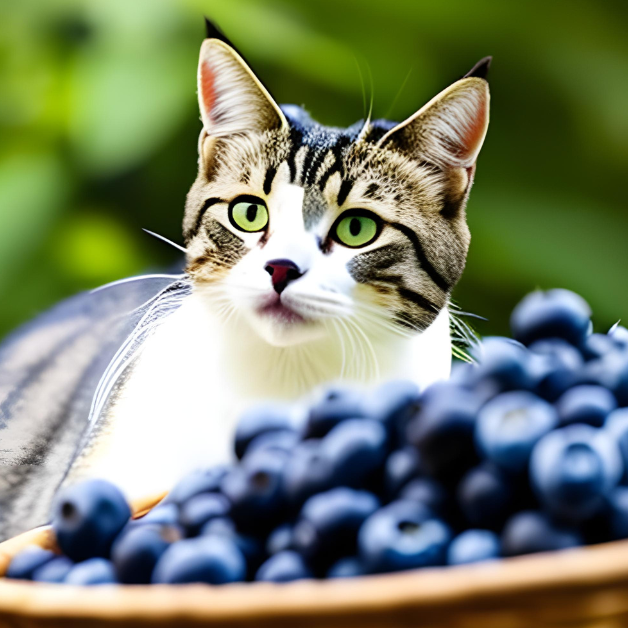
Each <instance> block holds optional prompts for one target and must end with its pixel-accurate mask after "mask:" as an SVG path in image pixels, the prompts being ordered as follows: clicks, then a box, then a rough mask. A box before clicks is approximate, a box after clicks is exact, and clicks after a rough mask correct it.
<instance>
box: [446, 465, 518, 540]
mask: <svg viewBox="0 0 628 628" xmlns="http://www.w3.org/2000/svg"><path fill="white" fill-rule="evenodd" d="M513 493H514V490H513V485H512V481H511V480H510V479H509V477H508V476H507V475H506V474H505V473H504V472H503V471H501V470H500V469H499V468H498V467H496V466H495V465H491V464H487V463H484V464H482V465H480V466H478V467H475V468H473V469H471V470H470V471H469V472H468V473H466V474H465V475H464V477H463V478H462V480H461V481H460V484H459V485H458V489H457V493H456V497H457V500H458V506H459V507H460V511H461V512H462V514H463V515H464V517H465V519H466V521H467V522H468V523H469V524H470V525H471V526H473V527H480V528H490V529H495V528H499V527H500V526H501V525H502V524H503V523H504V521H505V520H506V517H507V516H508V514H509V513H510V511H511V509H512V506H513V497H514V495H513Z"/></svg>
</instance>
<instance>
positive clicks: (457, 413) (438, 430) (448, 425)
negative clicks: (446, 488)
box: [408, 383, 480, 481]
mask: <svg viewBox="0 0 628 628" xmlns="http://www.w3.org/2000/svg"><path fill="white" fill-rule="evenodd" d="M479 405H480V402H479V400H478V398H477V397H476V396H475V395H474V394H473V393H471V392H468V391H466V390H463V389H461V388H459V387H457V386H454V385H452V384H449V383H444V384H435V385H433V386H431V387H430V388H428V390H427V391H426V392H425V394H424V395H423V398H422V400H421V409H420V410H419V412H418V414H417V416H416V418H415V419H413V421H412V422H411V423H410V425H409V426H408V438H409V440H410V442H411V443H412V444H413V445H415V446H416V447H417V449H418V450H419V454H420V455H421V463H422V465H423V466H424V467H425V469H426V470H427V472H428V473H430V475H432V476H433V477H436V478H438V479H443V480H445V481H449V480H451V479H456V478H458V477H459V476H460V475H461V474H462V473H463V472H464V471H465V470H466V469H468V468H469V467H471V466H472V465H473V464H475V463H476V461H477V454H476V451H475V447H474V443H473V432H474V428H475V421H476V415H477V411H478V408H479Z"/></svg>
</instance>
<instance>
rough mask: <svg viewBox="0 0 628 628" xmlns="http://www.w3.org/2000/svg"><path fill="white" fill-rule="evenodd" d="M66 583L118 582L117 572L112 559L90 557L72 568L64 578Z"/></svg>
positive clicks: (95, 583) (82, 584) (97, 583)
mask: <svg viewBox="0 0 628 628" xmlns="http://www.w3.org/2000/svg"><path fill="white" fill-rule="evenodd" d="M64 582H65V584H73V585H81V586H87V585H90V586H91V585H99V584H116V583H117V582H118V580H117V578H116V572H115V569H114V568H113V564H112V563H111V561H109V560H107V559H105V558H89V559H88V560H86V561H83V562H82V563H78V564H76V565H74V567H72V569H70V571H69V572H68V575H67V576H66V577H65V580H64Z"/></svg>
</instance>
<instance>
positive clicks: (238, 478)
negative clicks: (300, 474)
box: [221, 450, 286, 533]
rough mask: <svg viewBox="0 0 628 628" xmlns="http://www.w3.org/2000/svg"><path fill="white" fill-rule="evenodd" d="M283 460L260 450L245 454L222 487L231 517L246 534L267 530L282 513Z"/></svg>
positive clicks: (283, 495)
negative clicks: (229, 505)
mask: <svg viewBox="0 0 628 628" xmlns="http://www.w3.org/2000/svg"><path fill="white" fill-rule="evenodd" d="M285 463H286V460H285V457H284V456H277V455H276V454H274V453H273V452H272V451H266V450H259V451H255V452H251V454H250V455H246V456H245V457H244V458H243V459H242V461H241V463H240V464H239V465H238V466H237V467H234V468H233V469H232V470H231V472H230V473H228V474H227V475H226V476H225V478H224V480H223V482H222V485H221V489H222V492H223V493H224V494H225V495H226V496H227V498H228V499H229V501H230V502H231V517H232V518H233V520H234V521H235V523H236V525H237V526H238V528H239V529H240V530H241V531H242V532H245V533H249V532H254V533H260V532H261V531H262V530H270V529H271V528H272V527H274V526H275V525H276V524H277V523H278V522H279V520H280V519H281V517H282V515H283V514H284V510H285V506H286V499H285V494H284V490H283V471H284V467H285Z"/></svg>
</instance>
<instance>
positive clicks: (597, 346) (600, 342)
mask: <svg viewBox="0 0 628 628" xmlns="http://www.w3.org/2000/svg"><path fill="white" fill-rule="evenodd" d="M617 349H618V347H617V343H615V342H614V341H613V338H612V337H611V336H609V335H607V334H591V335H590V336H587V337H586V338H585V339H584V340H583V342H582V344H581V345H580V352H581V353H582V355H583V356H584V359H585V360H596V359H597V358H601V357H603V356H605V355H606V354H608V353H611V352H612V351H616V350H617Z"/></svg>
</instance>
